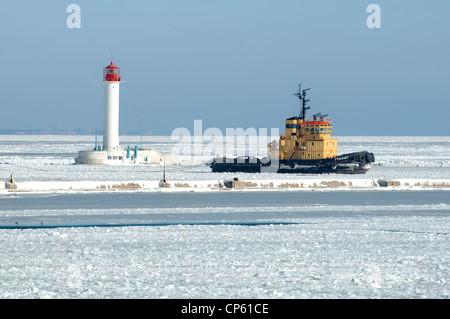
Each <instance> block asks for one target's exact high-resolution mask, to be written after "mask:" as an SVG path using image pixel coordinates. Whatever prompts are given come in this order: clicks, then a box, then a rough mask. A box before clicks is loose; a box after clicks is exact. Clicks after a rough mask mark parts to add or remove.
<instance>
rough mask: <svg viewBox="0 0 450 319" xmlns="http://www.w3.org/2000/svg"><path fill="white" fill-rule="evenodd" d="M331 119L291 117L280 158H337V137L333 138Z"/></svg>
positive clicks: (287, 123) (281, 143) (281, 140)
mask: <svg viewBox="0 0 450 319" xmlns="http://www.w3.org/2000/svg"><path fill="white" fill-rule="evenodd" d="M330 121H331V120H330V119H329V118H327V119H324V118H323V116H321V117H320V118H318V116H316V115H315V116H314V119H313V120H306V119H303V118H300V117H291V118H288V119H287V120H286V132H285V135H283V136H281V138H280V143H279V145H280V146H279V147H280V149H279V152H280V154H279V156H280V157H279V158H280V160H317V159H324V158H335V157H336V156H337V155H338V153H337V144H338V142H337V139H333V138H331V136H330V135H331V131H332V129H333V126H332V125H331V124H330Z"/></svg>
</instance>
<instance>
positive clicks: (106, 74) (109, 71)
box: [103, 61, 121, 81]
mask: <svg viewBox="0 0 450 319" xmlns="http://www.w3.org/2000/svg"><path fill="white" fill-rule="evenodd" d="M103 81H121V77H120V68H118V67H117V66H115V65H114V64H113V62H112V61H111V64H110V65H108V66H107V67H106V68H104V69H103Z"/></svg>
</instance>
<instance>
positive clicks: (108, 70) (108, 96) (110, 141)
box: [103, 61, 122, 150]
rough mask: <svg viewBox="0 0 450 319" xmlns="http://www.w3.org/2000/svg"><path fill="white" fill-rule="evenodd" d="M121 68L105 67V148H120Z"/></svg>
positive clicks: (112, 65)
mask: <svg viewBox="0 0 450 319" xmlns="http://www.w3.org/2000/svg"><path fill="white" fill-rule="evenodd" d="M121 80H122V78H121V77H120V68H118V67H117V66H115V65H114V63H113V62H112V61H111V64H110V65H108V66H107V67H105V68H104V69H103V149H104V150H116V149H118V148H119V86H120V82H121Z"/></svg>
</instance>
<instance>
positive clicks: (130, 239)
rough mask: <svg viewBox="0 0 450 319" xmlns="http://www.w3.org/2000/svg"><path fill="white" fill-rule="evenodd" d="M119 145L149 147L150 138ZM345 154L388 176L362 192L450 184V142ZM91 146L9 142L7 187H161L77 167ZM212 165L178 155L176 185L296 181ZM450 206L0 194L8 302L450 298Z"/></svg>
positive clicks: (431, 200)
mask: <svg viewBox="0 0 450 319" xmlns="http://www.w3.org/2000/svg"><path fill="white" fill-rule="evenodd" d="M121 142H122V144H124V145H127V144H130V145H139V143H140V137H121ZM339 143H340V144H339V145H340V146H339V153H346V152H353V151H359V150H367V151H370V152H373V153H374V154H375V155H376V161H377V164H379V165H381V166H374V167H373V168H372V169H371V170H370V171H369V172H368V173H367V174H366V175H362V176H352V178H355V179H358V178H373V179H393V178H406V179H417V178H419V179H420V178H426V179H433V178H436V179H449V178H450V164H449V159H450V139H449V138H448V137H341V138H339ZM143 144H144V145H143V146H144V147H151V148H154V149H157V150H159V151H161V152H163V153H166V152H171V151H172V150H173V148H174V147H175V146H176V142H174V141H171V138H170V137H144V138H143ZM210 144H211V141H204V145H203V146H211V145H210ZM93 146H94V137H92V136H91V137H89V136H87V137H86V136H0V174H3V176H4V177H3V178H4V179H6V178H7V177H8V176H9V175H10V174H14V177H15V179H16V180H17V181H18V182H26V181H85V180H91V181H92V180H101V181H113V180H119V181H124V180H130V181H132V180H159V179H161V176H162V168H161V167H159V166H151V167H149V166H122V167H118V166H115V167H114V166H87V165H86V166H85V165H73V163H74V158H75V157H76V156H77V152H78V151H79V150H85V149H91V148H93ZM203 146H202V147H203ZM210 149H214V147H210ZM218 149H219V147H218ZM237 151H238V152H242V151H246V150H244V147H243V146H242V145H241V146H237ZM265 151H266V150H265V149H264V148H257V149H254V148H252V149H249V150H248V152H249V155H258V156H264V155H265ZM213 155H214V154H207V152H205V153H204V154H202V156H200V157H199V158H195V160H194V161H193V159H192V158H191V157H190V156H188V155H182V159H183V160H184V161H185V165H181V166H173V167H167V176H168V179H169V180H170V179H174V180H198V179H200V180H212V179H217V180H223V179H229V178H230V177H231V176H232V177H239V178H241V179H280V178H285V179H292V178H298V176H296V175H282V176H280V175H277V174H213V173H211V172H210V169H209V167H207V166H205V165H204V163H205V162H206V161H208V160H209V159H210V158H211V157H212V156H213ZM339 178H348V176H342V177H341V176H340V175H336V176H333V179H339ZM448 194H449V192H448V191H439V190H433V191H429V190H421V191H412V190H410V191H400V190H392V191H388V190H364V191H350V190H346V191H340V190H320V191H317V190H306V191H303V192H298V191H296V192H282V191H278V192H234V191H232V192H215V193H214V192H213V193H138V192H114V193H91V194H89V193H78V194H74V193H71V194H65V193H47V194H26V193H20V192H16V193H8V192H4V193H2V195H1V196H0V228H1V229H0V298H450V255H449V251H450V249H449V248H450V247H449V242H450V241H449V236H450V235H449V234H450V209H449V207H450V197H449V196H448ZM162 224H166V225H167V226H161V225H162ZM131 225H134V226H131ZM135 225H142V226H135ZM150 225H153V226H150ZM155 225H158V226H155ZM248 225H254V226H248ZM60 226H61V227H60ZM72 226H73V227H72ZM81 226H83V227H81ZM95 226H96V227H95ZM21 227H23V228H21ZM52 227H56V228H52Z"/></svg>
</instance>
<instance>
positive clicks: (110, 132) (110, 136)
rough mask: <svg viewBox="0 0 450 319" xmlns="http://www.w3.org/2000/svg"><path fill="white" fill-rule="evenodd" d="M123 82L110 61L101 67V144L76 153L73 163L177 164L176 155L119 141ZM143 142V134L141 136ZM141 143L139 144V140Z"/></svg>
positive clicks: (117, 69)
mask: <svg viewBox="0 0 450 319" xmlns="http://www.w3.org/2000/svg"><path fill="white" fill-rule="evenodd" d="M121 81H122V78H121V77H120V68H119V67H117V66H115V65H114V63H113V62H112V59H111V63H110V64H109V65H108V66H107V67H105V68H103V147H102V148H100V147H99V146H98V145H97V136H95V147H94V150H84V151H79V152H78V157H77V158H75V163H76V164H88V165H132V164H144V165H162V164H163V165H166V164H168V165H170V164H180V163H181V161H180V159H179V158H178V156H177V154H161V153H160V152H158V151H157V150H152V149H150V148H147V149H146V148H143V147H142V145H141V146H140V147H138V145H134V147H133V146H131V145H127V146H126V147H124V146H121V145H120V144H119V86H120V83H121ZM141 141H142V136H141ZM141 144H142V143H141Z"/></svg>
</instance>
